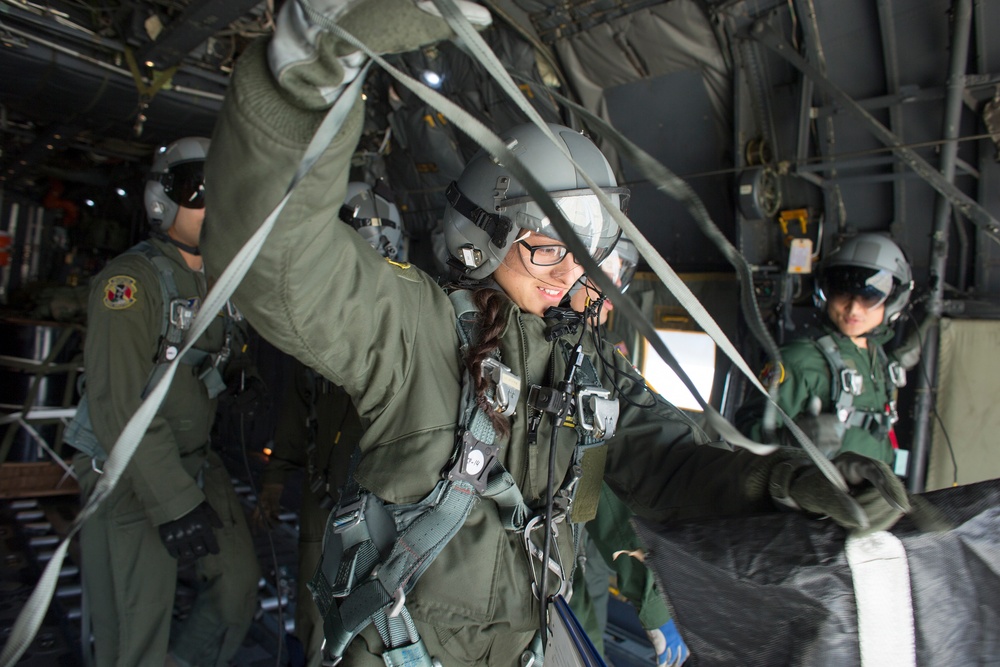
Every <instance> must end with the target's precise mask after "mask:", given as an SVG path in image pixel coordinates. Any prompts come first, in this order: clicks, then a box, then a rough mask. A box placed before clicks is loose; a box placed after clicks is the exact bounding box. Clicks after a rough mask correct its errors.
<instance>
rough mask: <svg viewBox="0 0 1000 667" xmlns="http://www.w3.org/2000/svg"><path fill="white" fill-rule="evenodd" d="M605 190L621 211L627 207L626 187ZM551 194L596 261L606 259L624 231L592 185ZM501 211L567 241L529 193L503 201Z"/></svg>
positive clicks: (519, 223)
mask: <svg viewBox="0 0 1000 667" xmlns="http://www.w3.org/2000/svg"><path fill="white" fill-rule="evenodd" d="M604 192H605V194H607V195H608V197H609V198H610V199H611V202H612V204H613V205H616V206H618V207H619V208H620V209H621V211H622V212H625V211H626V210H627V206H628V189H627V188H605V189H604ZM550 194H551V196H552V200H553V201H554V202H555V205H556V206H557V207H558V208H559V210H560V211H561V212H562V214H563V216H564V217H565V218H566V220H568V221H569V223H570V226H571V227H572V228H573V231H574V232H576V235H577V236H578V237H579V239H580V240H581V241H582V242H583V244H584V245H585V246H586V247H587V251H588V252H589V253H590V256H591V257H592V258H593V259H594V261H595V262H597V263H598V264H600V263H601V262H603V261H604V260H605V259H607V257H608V255H610V254H611V251H612V250H613V249H614V247H615V243H617V241H618V237H619V236H620V235H621V230H620V229H619V228H618V223H616V222H615V219H614V218H613V217H612V216H611V213H609V212H608V211H606V210H605V209H604V207H603V206H601V202H600V200H598V199H597V195H595V194H594V193H593V192H591V191H590V190H589V189H580V190H566V191H562V192H552V193H550ZM500 214H501V215H503V216H504V217H506V218H508V219H510V220H511V222H513V223H514V225H516V226H517V227H520V228H521V229H527V230H530V231H532V232H535V233H536V234H540V235H542V236H547V237H549V238H554V239H558V240H560V241H565V239H563V238H561V236H560V234H559V232H557V231H556V228H555V225H553V224H552V222H551V221H550V220H549V217H548V216H547V215H546V214H545V212H544V211H542V207H541V206H539V205H538V202H536V201H535V200H534V199H531V198H530V197H520V198H517V199H511V200H509V201H507V202H504V205H503V208H502V209H501V210H500Z"/></svg>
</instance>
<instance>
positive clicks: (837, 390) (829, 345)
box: [813, 334, 854, 416]
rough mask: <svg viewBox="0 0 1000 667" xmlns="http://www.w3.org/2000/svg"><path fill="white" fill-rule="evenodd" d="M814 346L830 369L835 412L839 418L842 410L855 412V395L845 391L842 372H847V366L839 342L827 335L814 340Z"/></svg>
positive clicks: (831, 397)
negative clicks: (838, 345)
mask: <svg viewBox="0 0 1000 667" xmlns="http://www.w3.org/2000/svg"><path fill="white" fill-rule="evenodd" d="M813 344H814V345H815V346H816V348H817V349H818V350H819V351H820V353H821V354H822V355H823V358H824V359H826V363H827V365H828V366H829V367H830V402H831V403H833V405H834V412H835V413H836V414H837V415H838V416H839V415H840V412H841V410H847V411H848V413H850V412H853V408H854V394H852V393H851V392H849V391H844V386H843V380H842V377H843V373H842V372H843V371H845V370H847V364H845V363H844V357H843V355H841V354H840V348H839V347H837V341H835V340H834V339H833V336H831V335H830V334H827V335H825V336H820V337H819V338H817V339H816V340H814V341H813Z"/></svg>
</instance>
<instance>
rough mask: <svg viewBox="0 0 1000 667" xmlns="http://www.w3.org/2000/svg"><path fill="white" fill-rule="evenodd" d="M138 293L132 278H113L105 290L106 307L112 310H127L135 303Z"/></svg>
mask: <svg viewBox="0 0 1000 667" xmlns="http://www.w3.org/2000/svg"><path fill="white" fill-rule="evenodd" d="M138 292H139V290H138V288H137V287H136V285H135V278H133V277H132V276H113V277H112V278H110V279H109V280H108V284H107V286H105V288H104V305H105V307H107V308H110V309H111V310H125V309H126V308H129V307H130V306H132V304H134V303H135V300H136V295H137V294H138Z"/></svg>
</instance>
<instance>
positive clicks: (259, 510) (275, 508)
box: [252, 482, 285, 530]
mask: <svg viewBox="0 0 1000 667" xmlns="http://www.w3.org/2000/svg"><path fill="white" fill-rule="evenodd" d="M284 491H285V485H284V484H280V483H274V482H271V483H265V484H264V485H263V486H262V487H261V489H260V496H258V498H257V507H255V508H254V510H253V518H252V523H253V527H254V529H256V530H269V529H270V528H271V527H273V526H275V525H276V524H277V523H278V515H279V514H281V494H282V493H284Z"/></svg>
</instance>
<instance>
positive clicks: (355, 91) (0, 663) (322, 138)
mask: <svg viewBox="0 0 1000 667" xmlns="http://www.w3.org/2000/svg"><path fill="white" fill-rule="evenodd" d="M367 67H368V66H367V65H366V66H365V69H364V70H362V72H361V74H360V75H359V76H358V77H357V78H356V79H355V80H354V81H353V82H351V84H350V85H349V86H347V88H346V89H345V91H344V94H343V95H341V96H340V97H339V98H338V99H337V101H336V102H335V103H334V105H333V106H332V107H331V108H330V111H329V112H328V113H327V115H326V118H324V119H323V122H322V123H321V124H320V126H319V128H318V129H317V130H316V134H315V135H314V136H313V138H312V141H311V142H310V143H309V146H308V147H307V148H306V151H305V153H304V155H303V157H302V161H301V162H300V163H299V167H298V169H297V171H296V173H295V176H294V177H293V178H292V181H291V182H290V183H289V186H288V191H287V192H286V194H285V196H284V197H283V198H282V200H281V201H280V202H279V203H278V205H277V206H275V208H274V210H273V211H271V213H270V215H268V216H267V218H266V219H265V220H264V222H263V223H262V224H261V226H260V227H259V228H258V229H257V231H256V232H255V233H254V234H253V236H251V237H250V239H249V240H248V241H247V242H246V243H245V244H244V246H243V247H242V248H241V249H240V251H239V252H238V253H237V254H236V256H235V257H234V258H233V261H232V262H231V263H230V264H229V266H227V267H226V269H225V271H223V272H222V275H221V276H220V277H219V280H218V282H217V283H216V284H215V286H214V287H213V288H212V289H211V290H210V291H209V293H208V295H207V296H206V298H205V302H204V304H202V308H201V310H200V311H199V313H198V315H197V316H196V317H195V320H194V323H193V324H192V327H191V329H190V330H189V332H188V335H187V337H186V339H185V342H184V344H183V346H182V348H181V351H180V354H178V358H176V359H174V360H173V361H172V362H170V364H169V366H168V368H167V371H166V372H165V373H164V374H163V377H162V378H161V379H160V381H159V382H157V384H156V386H155V387H153V389H152V390H151V391H150V393H149V396H147V397H146V399H145V400H144V401H143V403H142V405H140V406H139V408H138V409H137V410H136V412H135V414H133V415H132V417H131V419H129V421H128V423H127V424H126V425H125V428H124V429H123V430H122V432H121V435H120V436H119V437H118V440H117V441H116V442H115V445H114V447H113V448H112V452H111V455H110V457H109V458H108V460H107V463H106V464H105V466H104V474H103V475H101V476H100V479H99V480H98V482H97V486H96V487H95V488H94V492H93V493H92V494H91V496H90V498H89V499H88V500H87V504H86V505H84V507H83V509H82V510H81V511H80V513H79V514H78V515H77V516H76V519H74V521H73V523H72V524H71V525H70V527H69V530H68V532H67V535H66V537H65V538H64V539H63V541H62V543H61V544H60V545H59V547H58V549H56V551H55V553H54V554H53V557H52V559H51V560H50V561H49V564H48V565H47V566H46V567H45V571H44V572H42V576H41V578H40V579H39V581H38V584H36V586H35V590H34V591H32V593H31V597H29V598H28V601H27V602H26V603H25V605H24V608H23V609H22V610H21V613H20V614H18V616H17V620H16V621H15V622H14V625H13V627H12V628H11V632H10V638H9V639H8V640H7V643H6V644H4V647H3V651H2V652H0V667H13V666H14V665H15V663H17V661H18V660H19V659H20V657H21V656H22V655H23V654H24V652H25V651H26V650H27V649H28V647H29V646H30V645H31V641H32V640H33V639H34V637H35V635H36V634H37V633H38V628H39V627H41V624H42V620H43V619H44V618H45V612H46V611H47V610H48V608H49V603H50V602H51V601H52V595H53V593H54V592H55V584H56V582H57V581H58V578H59V570H60V568H61V567H62V563H63V560H64V559H65V557H66V550H67V548H68V546H69V542H70V540H71V539H72V537H73V536H74V535H76V533H77V532H79V530H80V527H81V526H82V525H83V522H84V521H86V520H87V519H88V518H89V517H90V516H91V515H92V514H93V513H94V511H95V510H96V509H97V507H98V505H100V503H101V502H103V501H104V498H105V497H106V496H107V495H108V494H109V493H110V492H111V490H112V489H113V488H114V487H115V485H116V484H117V483H118V480H119V479H120V478H121V476H122V473H123V472H124V470H125V467H126V466H127V465H128V462H129V461H130V460H131V458H132V455H133V454H134V453H135V450H136V448H137V447H138V446H139V443H140V442H141V441H142V437H143V435H144V434H145V432H146V429H147V428H149V425H150V423H151V422H152V421H153V417H154V416H155V415H156V412H157V411H158V410H159V409H160V405H162V404H163V399H164V398H166V395H167V390H168V389H169V387H170V382H171V380H173V377H174V374H175V373H176V372H177V367H178V365H179V364H180V358H181V357H182V356H183V355H184V353H185V352H187V351H188V350H189V349H191V347H192V346H193V345H194V341H196V340H198V338H199V337H200V336H201V335H202V334H203V333H204V332H205V331H206V330H207V329H208V326H209V324H211V322H212V319H213V318H214V317H215V313H216V312H218V311H219V310H220V309H222V307H223V306H225V304H226V302H227V301H228V300H229V297H231V296H232V294H233V292H235V291H236V287H237V286H238V285H239V284H240V281H241V280H243V277H244V276H245V275H246V273H247V271H248V270H249V269H250V265H251V264H253V261H254V259H255V258H256V257H257V255H258V253H259V252H260V249H261V248H262V247H263V246H264V241H265V239H267V236H268V234H270V233H271V229H272V228H273V227H274V224H275V222H276V221H277V219H278V216H279V215H280V214H281V211H282V210H283V209H284V208H285V205H286V204H287V203H288V200H289V199H290V198H291V195H292V191H293V190H294V189H295V186H296V185H298V183H299V181H301V180H302V178H303V177H304V176H305V175H306V174H307V173H308V172H309V170H310V169H311V168H312V166H313V165H314V164H315V163H316V161H317V160H318V159H319V157H320V156H321V155H322V154H323V151H324V150H325V149H326V147H327V146H329V145H330V142H331V141H333V138H334V137H335V136H336V135H337V132H339V131H340V128H341V127H342V126H343V124H344V120H345V119H346V118H347V115H348V113H349V112H350V110H351V109H352V108H353V106H354V103H355V101H357V98H358V96H359V95H360V93H361V87H362V84H363V83H364V78H365V77H364V73H365V72H366V71H367Z"/></svg>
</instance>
